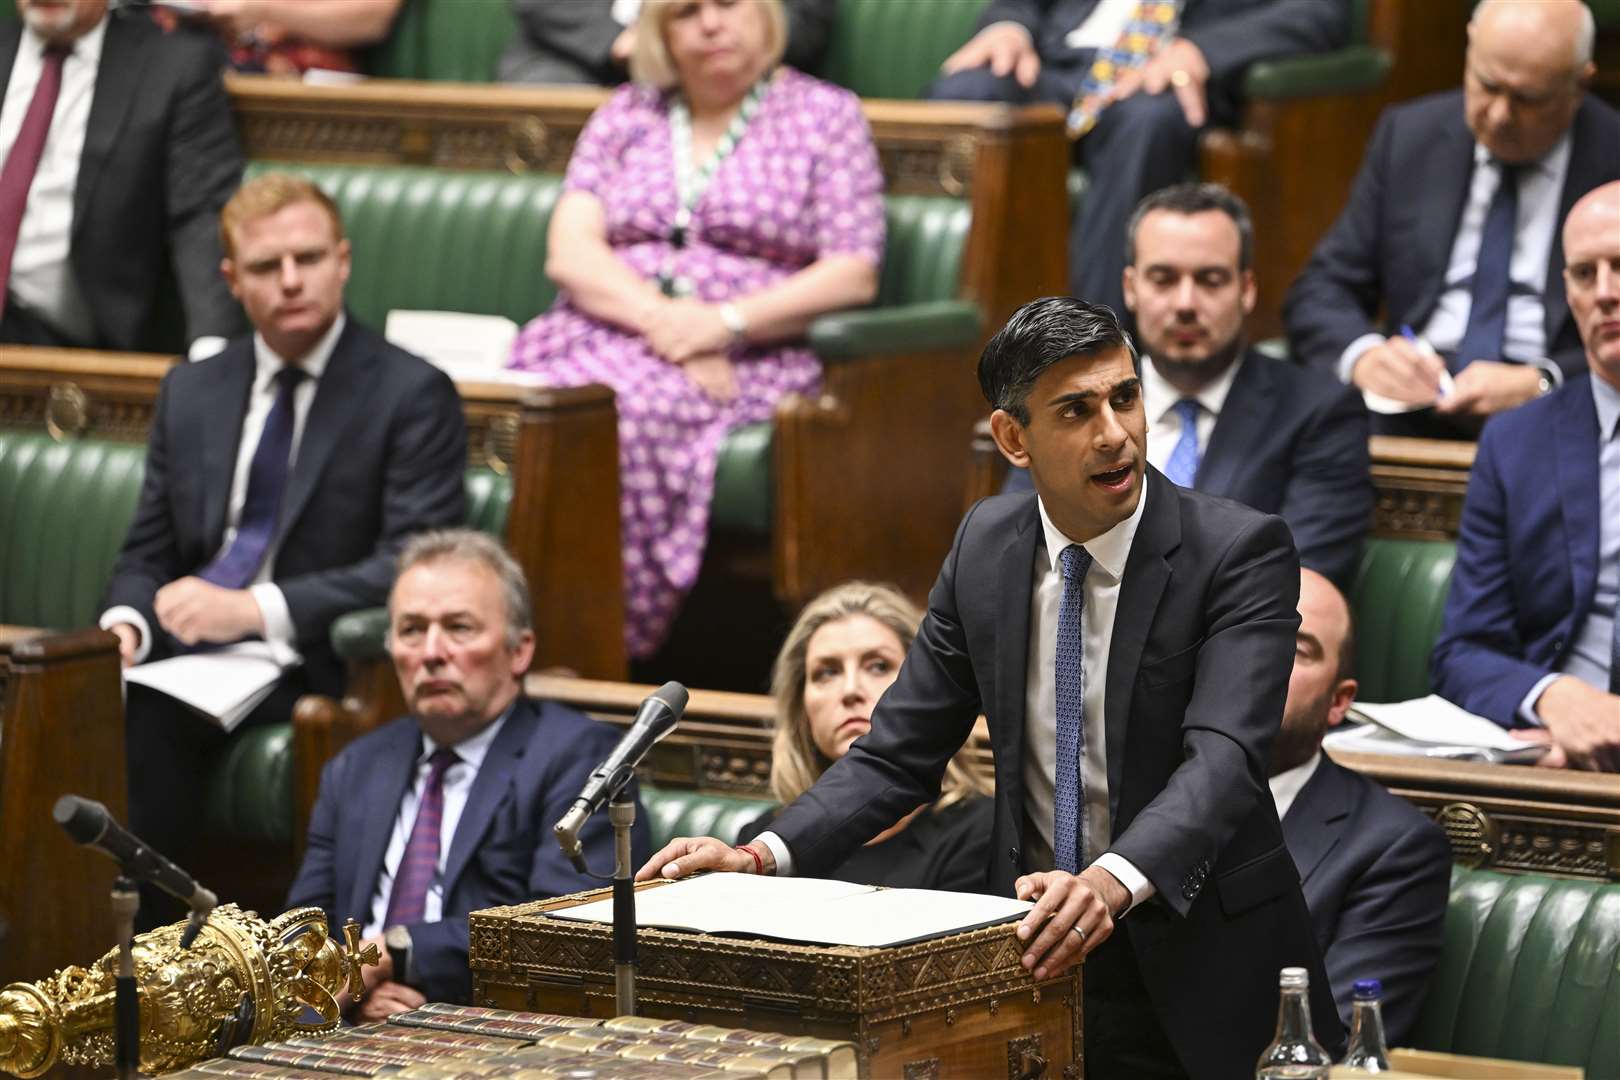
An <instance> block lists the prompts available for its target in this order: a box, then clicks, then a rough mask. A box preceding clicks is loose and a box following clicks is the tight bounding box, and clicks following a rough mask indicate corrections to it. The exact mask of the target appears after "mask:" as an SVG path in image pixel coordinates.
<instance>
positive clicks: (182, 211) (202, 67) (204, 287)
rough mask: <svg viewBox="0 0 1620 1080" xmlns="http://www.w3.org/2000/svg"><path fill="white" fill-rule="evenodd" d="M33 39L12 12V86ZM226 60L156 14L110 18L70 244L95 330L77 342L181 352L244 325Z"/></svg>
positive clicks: (5, 69)
mask: <svg viewBox="0 0 1620 1080" xmlns="http://www.w3.org/2000/svg"><path fill="white" fill-rule="evenodd" d="M21 38H22V23H21V22H20V21H18V20H14V19H3V20H0V93H3V92H4V90H5V87H6V84H7V82H8V81H9V79H10V77H11V68H12V64H13V63H14V62H15V61H16V59H17V47H18V44H19V42H20V41H21ZM224 62H225V61H224V57H223V54H222V53H221V51H220V48H219V42H218V39H217V38H216V37H215V36H214V35H212V34H209V33H205V32H203V31H201V30H197V29H191V28H181V29H178V30H176V31H175V32H174V33H172V34H165V33H163V32H162V31H161V30H159V29H158V27H157V26H156V25H155V24H154V23H153V22H152V20H151V19H149V18H147V16H146V13H145V12H144V11H135V12H128V13H118V12H115V13H113V14H112V15H110V16H108V19H107V35H106V37H105V39H104V40H103V43H102V50H101V67H100V68H99V69H98V71H97V73H96V91H95V97H94V99H93V100H92V101H91V104H90V119H89V123H88V127H87V130H86V132H85V138H84V153H83V156H82V157H81V158H80V161H79V176H78V182H77V186H76V187H75V189H74V192H73V238H72V242H71V248H70V250H69V253H68V257H69V260H70V261H71V262H72V264H73V274H74V277H75V278H76V279H77V281H78V284H79V288H80V290H81V291H82V292H83V293H84V298H85V301H86V303H87V304H88V305H89V308H90V312H91V314H92V316H93V317H94V319H95V330H96V338H95V340H94V341H86V342H77V343H76V344H81V345H85V346H89V347H95V348H106V349H127V350H147V351H153V352H182V351H184V349H185V347H186V345H187V344H188V343H189V342H190V341H191V340H192V339H194V338H197V337H200V336H203V335H208V334H212V335H217V336H220V337H231V336H232V335H234V334H237V333H240V332H241V331H242V330H243V329H244V328H245V327H246V322H245V320H244V319H243V317H242V310H241V308H240V307H238V306H237V303H236V300H235V299H234V298H233V297H232V296H231V294H230V290H229V289H227V288H226V287H225V281H224V279H223V278H222V277H221V276H220V272H219V262H220V258H221V256H222V254H223V253H222V250H221V248H220V243H219V211H220V208H221V207H223V206H224V205H225V202H226V200H228V199H229V198H230V197H231V193H232V192H234V191H235V190H236V188H237V186H238V185H239V184H240V183H241V182H242V160H243V159H242V147H241V145H240V144H239V143H238V142H237V139H236V124H235V122H234V121H233V120H232V118H231V109H230V102H229V101H228V100H227V99H226V97H225V86H224V83H223V82H221V80H220V71H221V70H222V68H223V66H224ZM175 285H178V299H179V304H180V308H181V310H179V311H177V310H175V296H174V293H175ZM181 315H183V317H184V321H183V324H182V321H181V318H180V316H181ZM182 331H183V332H182Z"/></svg>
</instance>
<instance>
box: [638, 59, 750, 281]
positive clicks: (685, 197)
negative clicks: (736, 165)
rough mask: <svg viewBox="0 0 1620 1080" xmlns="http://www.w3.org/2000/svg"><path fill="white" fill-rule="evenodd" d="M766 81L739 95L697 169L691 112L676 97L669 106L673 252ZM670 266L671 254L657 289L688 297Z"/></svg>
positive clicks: (745, 126) (684, 239)
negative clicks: (728, 120) (732, 112)
mask: <svg viewBox="0 0 1620 1080" xmlns="http://www.w3.org/2000/svg"><path fill="white" fill-rule="evenodd" d="M770 82H771V74H770V73H767V74H766V75H765V76H764V77H763V78H761V79H760V80H759V81H758V82H756V83H755V84H754V85H753V86H752V87H750V88H749V90H748V93H747V94H745V95H744V96H743V99H742V104H740V105H738V106H737V114H736V115H735V116H733V117H732V118H731V123H730V124H728V125H727V126H726V130H725V132H724V133H723V134H722V135H721V136H720V139H719V141H718V142H716V143H715V144H714V153H712V154H710V155H709V160H707V161H705V162H704V163H703V166H702V167H701V168H699V167H698V165H697V163H696V162H695V161H693V160H692V110H691V109H690V108H688V107H687V104H686V102H685V101H684V100H683V99H681V98H676V99H675V101H674V102H673V103H672V104H671V105H670V107H669V134H670V148H671V150H672V151H673V153H674V158H675V194H676V199H677V205H676V208H675V227H674V229H673V230H672V231H671V232H670V242H671V243H673V244H674V245H675V247H676V248H677V249H679V248H683V247H685V246H686V242H687V240H689V239H690V238H691V237H690V235H689V234H690V232H691V229H692V208H693V207H694V206H696V205H697V201H698V200H699V199H701V198H703V193H704V192H705V191H707V190H708V189H709V182H710V181H711V180H713V179H714V174H715V173H716V172H717V171H718V170H719V168H720V163H721V162H723V161H725V160H726V158H728V157H730V156H731V154H732V152H733V151H735V150H736V149H737V143H738V142H740V141H741V140H742V137H743V134H744V133H745V132H746V131H747V130H748V124H749V122H750V121H752V120H753V118H754V114H755V113H757V112H758V111H759V105H760V102H762V101H763V100H765V92H766V90H768V89H769V88H770ZM674 263H675V260H674V256H673V254H672V255H671V256H670V258H669V259H668V260H666V261H665V264H664V268H663V269H662V270H661V271H659V274H658V285H659V288H660V289H662V290H663V291H664V293H665V294H666V295H669V296H689V295H691V292H692V283H691V282H689V281H687V280H686V279H685V278H677V277H676V276H675V265H674Z"/></svg>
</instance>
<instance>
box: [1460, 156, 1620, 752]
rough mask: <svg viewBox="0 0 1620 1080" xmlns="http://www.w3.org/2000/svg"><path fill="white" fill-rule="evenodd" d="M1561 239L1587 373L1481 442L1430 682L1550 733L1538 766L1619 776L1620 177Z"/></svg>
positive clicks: (1478, 708) (1504, 718) (1578, 208)
mask: <svg viewBox="0 0 1620 1080" xmlns="http://www.w3.org/2000/svg"><path fill="white" fill-rule="evenodd" d="M1563 241H1564V245H1563V246H1564V253H1565V257H1566V259H1567V260H1568V265H1566V266H1565V267H1564V288H1565V290H1566V292H1567V293H1568V295H1569V310H1570V314H1571V316H1572V317H1573V318H1574V321H1575V324H1576V326H1577V327H1579V329H1580V334H1581V339H1582V340H1583V341H1584V342H1585V343H1586V362H1587V366H1588V373H1587V374H1583V375H1579V376H1573V377H1571V378H1570V379H1569V381H1568V382H1566V383H1565V384H1564V386H1563V388H1562V389H1560V390H1559V391H1558V392H1557V393H1554V394H1551V395H1549V396H1547V397H1546V398H1543V399H1542V400H1540V401H1536V402H1533V403H1531V404H1529V405H1526V406H1525V407H1524V408H1522V409H1516V410H1514V411H1513V412H1511V413H1508V414H1507V415H1505V416H1503V417H1501V418H1500V419H1498V420H1496V421H1493V422H1492V423H1491V424H1490V426H1488V427H1487V428H1486V429H1485V434H1484V437H1482V438H1481V439H1480V441H1479V451H1478V453H1477V454H1476V455H1475V456H1474V467H1473V472H1472V474H1471V475H1470V476H1469V478H1468V498H1467V500H1466V501H1465V502H1464V504H1463V514H1462V525H1461V528H1460V533H1459V535H1458V538H1457V566H1456V569H1454V570H1453V571H1452V574H1451V592H1450V594H1449V595H1448V596H1447V597H1446V615H1445V623H1444V625H1443V626H1442V628H1441V631H1440V639H1439V640H1438V641H1437V642H1436V643H1435V646H1434V686H1435V690H1436V692H1438V693H1440V694H1442V695H1444V696H1445V697H1447V698H1449V699H1450V700H1452V701H1454V702H1456V703H1457V704H1458V705H1461V706H1462V707H1463V708H1465V709H1467V710H1468V711H1469V712H1472V713H1477V714H1479V715H1480V716H1484V717H1488V718H1489V719H1491V720H1494V721H1496V722H1497V723H1498V724H1501V725H1502V726H1503V727H1508V728H1512V727H1529V728H1542V729H1545V731H1546V733H1547V736H1546V737H1547V738H1549V739H1550V741H1551V742H1552V744H1553V749H1552V752H1551V753H1550V754H1548V756H1547V758H1545V759H1543V764H1549V765H1559V764H1568V765H1571V766H1574V767H1577V768H1583V769H1600V770H1603V771H1606V772H1620V610H1617V609H1620V182H1614V183H1609V184H1605V185H1604V186H1602V187H1600V188H1598V189H1597V190H1596V191H1593V192H1590V193H1589V194H1587V195H1586V196H1585V197H1584V198H1582V199H1581V201H1580V202H1578V203H1576V204H1575V208H1574V209H1573V210H1571V211H1570V213H1569V219H1568V220H1567V221H1566V222H1565V223H1564V234H1563Z"/></svg>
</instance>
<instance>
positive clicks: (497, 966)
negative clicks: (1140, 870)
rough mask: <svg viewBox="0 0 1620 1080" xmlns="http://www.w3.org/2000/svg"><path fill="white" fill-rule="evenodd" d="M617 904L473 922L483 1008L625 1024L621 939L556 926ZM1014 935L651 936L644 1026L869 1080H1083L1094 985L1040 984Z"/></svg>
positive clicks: (599, 930) (509, 910)
mask: <svg viewBox="0 0 1620 1080" xmlns="http://www.w3.org/2000/svg"><path fill="white" fill-rule="evenodd" d="M660 884H661V883H659V882H652V883H649V884H647V885H644V886H642V888H657V887H659V885H660ZM610 895H611V893H610V891H609V890H606V889H602V890H597V891H593V892H585V893H575V894H573V895H572V896H562V897H557V898H555V899H551V900H538V901H534V902H532V903H528V904H518V905H516V906H513V907H503V908H490V909H488V910H485V911H475V912H473V913H472V917H471V963H472V977H473V1004H475V1005H486V1006H491V1007H495V1008H504V1009H521V1010H529V1011H535V1012H554V1013H567V1014H572V1015H577V1016H596V1017H608V1016H612V1015H613V1014H614V997H613V935H612V928H611V927H610V926H608V925H606V924H602V923H585V922H574V921H570V920H564V919H554V918H548V917H547V916H546V914H545V913H546V912H548V911H552V910H555V909H557V908H563V907H570V906H573V905H576V904H584V903H590V902H592V901H596V900H602V899H606V898H608V897H609V896H610ZM1015 925H1016V924H1015V923H1006V924H1001V925H997V926H990V927H985V928H983V929H980V930H970V931H968V932H966V933H962V934H952V935H949V936H947V937H941V938H935V939H933V940H930V941H924V942H919V943H917V944H914V945H901V946H895V947H892V948H881V949H874V948H858V947H849V946H828V945H798V944H788V943H785V942H777V941H769V940H765V939H760V938H740V937H733V936H720V935H715V934H699V933H687V932H680V931H671V930H658V929H651V928H645V927H644V928H643V929H642V930H641V931H640V933H639V935H638V938H637V959H638V967H637V977H636V1011H637V1013H638V1014H639V1015H642V1016H656V1017H664V1018H667V1019H674V1020H686V1021H690V1022H694V1023H702V1024H718V1025H722V1026H725V1027H743V1028H751V1029H754V1030H758V1031H776V1032H781V1033H784V1034H792V1035H813V1036H816V1037H818V1038H824V1039H844V1040H848V1041H850V1042H853V1043H854V1044H855V1046H856V1049H857V1051H858V1052H859V1054H860V1069H861V1076H863V1077H871V1078H887V1077H896V1078H904V1080H931V1078H935V1077H954V1076H969V1077H996V1078H999V1077H1003V1076H1005V1077H1008V1078H1009V1080H1013V1078H1018V1077H1040V1076H1044V1077H1050V1078H1053V1080H1057V1078H1060V1077H1061V1078H1063V1080H1077V1078H1079V1077H1081V1076H1082V1075H1083V1073H1084V1070H1083V1064H1082V1053H1081V1047H1082V1040H1081V1024H1080V1017H1081V1007H1080V971H1079V969H1078V968H1076V969H1075V970H1074V971H1072V972H1071V973H1070V974H1068V975H1065V976H1063V977H1061V978H1057V979H1048V980H1046V981H1045V982H1041V983H1036V982H1035V981H1034V980H1033V979H1031V978H1030V976H1029V974H1028V973H1027V972H1025V971H1024V969H1023V968H1022V967H1020V966H1019V963H1018V960H1019V957H1020V956H1021V955H1022V950H1021V949H1020V948H1019V943H1018V939H1017V938H1016V937H1014V936H1013V927H1014V926H1015Z"/></svg>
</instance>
